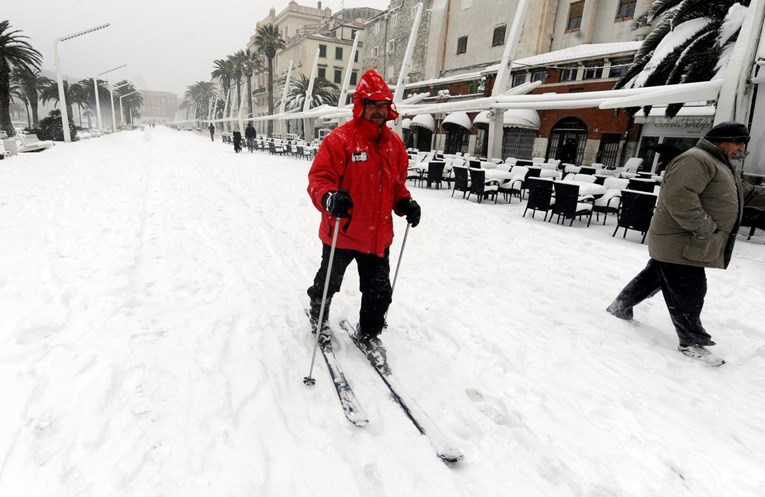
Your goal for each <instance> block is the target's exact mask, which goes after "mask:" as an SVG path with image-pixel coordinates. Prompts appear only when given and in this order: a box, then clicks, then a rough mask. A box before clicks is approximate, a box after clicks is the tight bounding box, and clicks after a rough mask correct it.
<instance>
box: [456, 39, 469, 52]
mask: <svg viewBox="0 0 765 497" xmlns="http://www.w3.org/2000/svg"><path fill="white" fill-rule="evenodd" d="M467 39H468V37H467V36H460V37H459V38H457V55H459V54H461V53H465V52H467Z"/></svg>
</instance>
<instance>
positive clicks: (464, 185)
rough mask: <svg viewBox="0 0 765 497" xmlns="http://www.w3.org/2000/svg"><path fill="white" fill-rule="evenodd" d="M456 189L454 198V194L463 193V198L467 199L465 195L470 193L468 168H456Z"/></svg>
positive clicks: (453, 190)
mask: <svg viewBox="0 0 765 497" xmlns="http://www.w3.org/2000/svg"><path fill="white" fill-rule="evenodd" d="M452 171H454V188H453V189H452V197H453V196H454V192H457V191H460V192H462V198H465V194H467V193H468V192H469V191H470V179H469V178H468V168H466V167H462V166H454V167H453V168H452Z"/></svg>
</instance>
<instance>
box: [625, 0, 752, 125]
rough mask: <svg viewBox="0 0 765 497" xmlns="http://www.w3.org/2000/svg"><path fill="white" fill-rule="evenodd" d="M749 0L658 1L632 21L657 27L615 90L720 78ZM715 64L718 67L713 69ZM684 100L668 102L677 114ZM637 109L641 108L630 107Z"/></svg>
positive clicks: (636, 25)
mask: <svg viewBox="0 0 765 497" xmlns="http://www.w3.org/2000/svg"><path fill="white" fill-rule="evenodd" d="M748 5H749V0H655V1H654V3H653V4H652V5H651V7H650V8H649V9H648V11H646V12H645V13H644V14H643V15H641V16H640V17H638V19H637V20H636V21H635V23H634V24H633V29H637V28H639V27H641V26H647V25H653V26H654V28H653V30H652V31H651V33H650V34H649V35H648V36H647V37H646V39H645V40H644V41H643V43H642V45H641V46H640V49H639V50H638V52H637V54H636V55H635V59H634V61H633V63H632V65H630V67H629V68H628V69H627V71H626V72H625V74H624V75H623V76H622V77H621V78H620V79H619V81H617V83H616V85H615V87H616V88H639V87H645V86H661V85H668V84H677V83H693V82H698V81H709V80H710V79H716V78H718V77H721V76H720V74H721V71H722V70H723V69H724V68H725V66H726V65H727V62H728V58H729V56H730V49H731V48H732V47H733V44H735V42H736V40H737V39H738V34H739V32H740V30H741V24H742V23H743V19H744V15H741V14H742V11H741V9H743V8H744V7H747V6H748ZM710 67H714V70H713V71H710ZM682 106H683V104H673V105H669V106H667V112H666V114H667V116H668V117H674V116H675V115H677V113H678V112H679V111H680V108H682ZM631 110H632V112H634V111H635V110H637V109H631Z"/></svg>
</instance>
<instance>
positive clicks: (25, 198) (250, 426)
mask: <svg viewBox="0 0 765 497" xmlns="http://www.w3.org/2000/svg"><path fill="white" fill-rule="evenodd" d="M309 165H310V164H309V163H308V162H306V161H302V160H297V159H291V158H283V157H272V156H269V155H267V154H263V153H258V152H256V153H254V154H249V153H247V152H244V153H242V154H238V155H237V154H234V153H233V150H232V147H229V146H226V145H223V144H220V143H214V144H213V143H210V142H209V140H207V139H205V135H204V134H201V135H196V134H192V133H187V132H177V131H172V130H168V129H165V128H154V129H150V128H149V129H147V130H146V131H144V132H140V131H133V132H122V133H119V134H117V135H113V136H106V137H103V138H100V139H95V140H89V141H83V142H78V143H75V144H59V145H58V146H56V147H55V148H54V149H52V150H49V151H45V152H42V153H39V154H29V155H23V156H20V157H14V158H12V159H10V160H6V161H3V162H0V340H2V342H1V343H2V344H3V345H2V347H0V389H2V391H3V393H4V395H3V397H4V400H3V403H2V406H0V495H9V496H10V495H25V496H90V495H124V496H147V495H166V496H176V495H177V496H213V495H215V496H218V495H226V496H233V497H239V496H251V495H259V496H284V495H300V496H303V495H317V496H338V495H342V496H344V495H362V496H375V497H378V496H380V497H382V496H394V495H395V496H399V495H417V496H444V495H455V496H457V495H460V496H462V495H465V496H467V495H474V494H481V495H519V496H550V495H555V496H592V497H606V496H624V497H632V496H634V497H638V496H645V495H673V496H694V497H696V496H717V495H736V496H757V495H762V493H763V488H765V477H763V473H762V462H763V461H764V460H765V429H764V428H763V426H765V423H763V421H765V418H764V417H763V414H762V408H761V406H762V405H763V404H764V403H765V379H763V375H762V371H763V367H764V366H765V339H764V338H763V336H762V327H761V325H760V323H761V317H760V309H761V303H762V300H763V293H764V292H763V286H762V281H763V276H765V264H764V262H765V252H763V250H764V249H763V246H762V242H763V238H762V237H761V236H760V237H759V238H757V239H754V240H753V242H746V241H744V237H740V239H739V243H738V244H737V246H736V252H735V254H734V262H733V264H732V265H731V268H729V270H728V271H714V270H710V271H708V273H707V275H708V279H709V296H708V298H707V305H706V308H705V311H704V316H703V317H704V322H705V326H706V327H707V328H708V329H709V330H713V331H712V334H713V335H714V337H715V339H716V340H717V341H718V343H720V345H718V346H717V347H716V349H718V350H717V351H716V352H718V353H720V354H721V355H723V356H724V357H725V358H726V359H727V360H728V364H726V365H725V366H724V367H722V368H719V369H706V368H703V367H700V366H699V365H698V364H696V363H693V362H692V361H689V360H687V359H685V358H683V357H682V356H680V354H679V353H677V352H676V351H675V347H676V338H675V336H674V333H673V332H672V331H671V324H670V321H669V317H668V315H667V312H666V309H665V307H664V304H663V301H662V300H661V298H660V296H658V297H657V298H654V299H652V300H650V301H648V302H646V303H645V304H643V305H642V306H640V307H639V308H638V309H636V319H635V322H634V323H625V322H621V321H619V320H616V319H614V318H612V317H611V316H609V315H608V314H606V313H605V312H604V308H605V306H606V305H607V304H608V302H609V301H610V300H611V299H612V298H613V296H614V295H615V294H616V293H617V292H618V291H619V290H620V289H621V287H622V286H623V285H624V284H625V283H626V282H627V281H628V280H629V279H630V278H631V277H632V276H634V274H636V273H637V272H638V271H639V270H640V269H641V268H642V267H643V265H644V264H645V262H646V260H647V251H646V247H645V246H644V245H640V244H639V243H637V242H636V240H639V238H638V235H637V234H635V233H634V232H631V234H630V235H628V240H623V239H621V232H620V234H619V235H618V237H617V238H611V236H610V235H611V232H612V231H613V226H614V224H613V223H614V221H613V219H611V220H610V221H609V223H608V225H607V226H606V227H602V226H599V225H596V224H593V226H591V227H590V228H584V227H583V225H582V224H580V223H577V222H575V223H574V227H571V228H570V227H568V226H556V225H555V224H554V223H543V222H542V220H541V219H540V218H539V217H537V219H531V218H530V215H531V214H528V215H527V216H526V218H522V217H521V214H522V212H523V208H522V205H523V204H521V205H519V204H518V201H517V199H513V204H512V205H509V206H508V205H506V204H504V203H501V204H500V205H494V204H491V203H484V204H482V205H477V204H476V203H475V202H473V201H470V202H466V201H463V200H462V199H460V198H458V196H457V195H455V198H452V197H451V196H450V192H448V191H436V190H424V189H420V188H414V187H410V189H411V191H412V193H413V195H414V197H415V198H416V199H417V200H418V201H419V202H420V203H421V204H422V206H423V223H422V224H421V226H419V227H418V228H416V229H414V230H412V231H411V233H410V236H409V240H408V242H407V248H406V251H405V253H404V258H403V262H402V268H401V273H400V275H399V281H398V282H397V286H396V294H395V295H394V303H393V305H392V307H391V310H390V313H389V316H388V317H389V323H390V325H391V329H390V330H388V331H387V332H386V333H385V335H384V337H383V338H384V340H385V342H386V344H387V345H388V350H389V357H390V363H391V367H392V368H393V369H394V370H395V372H396V376H397V378H398V379H399V380H400V381H401V382H402V385H403V386H404V387H405V388H406V390H407V391H408V393H409V394H411V395H414V396H416V399H417V402H418V404H420V406H421V407H422V408H423V409H425V410H426V411H427V412H428V413H430V414H431V416H432V417H433V419H434V420H435V421H436V422H437V423H438V424H439V427H440V428H441V429H442V430H443V431H444V432H445V433H447V434H449V435H450V436H451V437H452V438H453V440H454V441H455V442H456V443H457V445H458V446H459V447H460V448H461V449H462V450H463V451H464V452H465V454H466V460H465V461H464V462H463V463H460V464H457V465H454V466H447V465H445V464H443V463H441V462H440V461H439V460H438V459H437V458H436V457H435V455H434V454H433V451H432V448H431V447H430V445H429V444H428V443H427V441H426V440H425V439H424V438H423V437H420V436H419V435H418V433H417V432H416V430H415V429H414V427H413V426H412V424H411V423H410V422H409V421H408V420H407V419H406V417H405V416H404V414H403V413H402V412H401V410H400V409H399V407H398V406H397V404H396V403H395V402H394V401H393V400H392V399H391V398H390V396H389V395H388V392H387V389H386V388H385V387H384V386H383V385H382V384H381V382H380V380H379V378H377V377H376V374H375V373H374V372H373V371H372V370H371V368H369V367H368V365H367V364H366V363H365V359H364V358H363V356H362V355H361V354H360V353H358V351H357V350H356V349H355V348H354V347H353V345H352V344H351V343H350V341H349V340H348V338H347V337H346V336H344V333H343V332H342V330H340V328H339V326H334V330H333V332H334V334H335V342H336V347H335V348H336V353H337V355H338V357H339V359H340V361H341V363H342V366H343V368H344V370H345V371H346V373H347V374H348V377H349V379H350V381H351V384H352V386H353V388H354V390H355V392H356V394H357V396H358V398H359V400H360V402H361V403H362V405H363V407H364V408H365V410H366V411H367V414H368V415H369V417H370V424H369V425H368V426H367V427H366V428H364V429H359V428H356V427H354V426H352V425H350V423H347V422H346V421H345V420H344V418H343V416H342V411H341V410H340V408H339V406H338V403H337V399H336V397H335V392H334V390H333V389H332V387H331V385H330V384H329V381H330V380H329V377H328V375H327V373H326V368H325V365H324V363H323V361H320V360H318V359H320V358H317V361H316V366H315V370H314V377H315V378H317V384H316V386H314V387H313V388H307V387H305V386H304V385H303V384H302V381H301V380H302V378H303V376H305V375H306V374H307V373H308V367H309V363H310V357H311V356H310V354H311V352H312V351H313V341H312V337H311V336H310V334H309V333H308V332H307V328H308V327H307V323H306V319H305V316H304V313H303V308H304V307H305V305H306V303H307V297H306V296H305V289H306V288H307V286H308V285H309V284H310V282H311V280H312V278H313V275H314V272H315V270H316V268H317V267H318V263H319V258H320V242H319V241H318V238H317V236H316V231H317V229H318V221H319V216H318V213H316V211H315V209H314V207H313V206H312V205H311V203H310V201H309V199H308V197H307V194H306V193H305V188H306V173H307V170H308V168H309ZM593 223H595V221H594V220H593ZM404 226H405V225H404V223H403V221H401V220H398V221H397V224H396V227H397V237H396V239H395V241H394V245H393V248H392V257H391V262H392V265H394V267H395V261H396V258H397V257H398V253H399V250H400V243H401V239H402V235H403V227H404ZM359 301H360V296H359V293H358V277H357V276H356V273H355V267H354V266H353V265H351V267H350V268H349V271H348V273H347V275H346V279H345V282H344V285H343V288H342V290H341V292H340V293H339V294H338V295H337V297H336V298H335V300H334V302H333V307H332V311H331V320H332V322H336V320H337V319H340V318H342V317H347V318H348V319H349V320H351V322H355V320H356V319H357V312H358V305H359Z"/></svg>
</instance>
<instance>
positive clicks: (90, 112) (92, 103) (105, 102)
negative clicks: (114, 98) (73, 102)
mask: <svg viewBox="0 0 765 497" xmlns="http://www.w3.org/2000/svg"><path fill="white" fill-rule="evenodd" d="M79 84H80V86H82V87H83V88H84V89H85V91H86V93H87V102H86V103H85V116H86V117H87V118H88V127H90V118H91V117H92V116H96V115H97V111H98V107H97V106H96V95H95V93H96V91H95V88H94V87H93V79H81V80H80V83H79ZM107 85H108V82H107V81H104V80H103V79H97V80H96V86H97V87H98V103H99V105H100V106H101V109H102V112H104V111H105V110H106V109H107V106H109V97H110V93H109V87H108V86H107ZM102 119H103V118H102ZM100 125H101V126H103V123H100Z"/></svg>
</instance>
